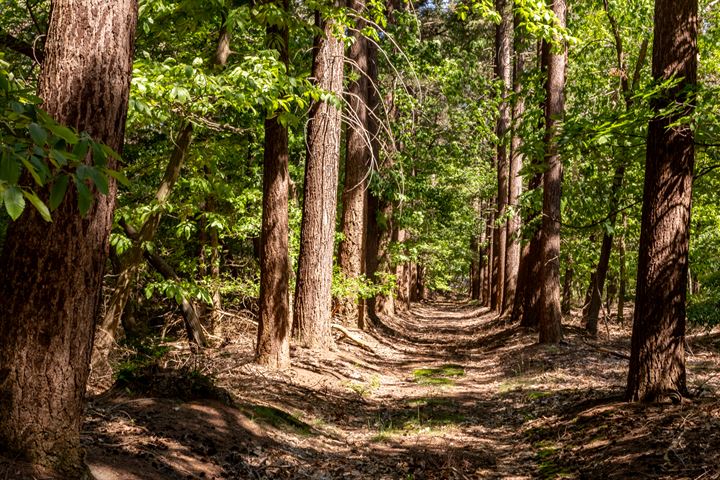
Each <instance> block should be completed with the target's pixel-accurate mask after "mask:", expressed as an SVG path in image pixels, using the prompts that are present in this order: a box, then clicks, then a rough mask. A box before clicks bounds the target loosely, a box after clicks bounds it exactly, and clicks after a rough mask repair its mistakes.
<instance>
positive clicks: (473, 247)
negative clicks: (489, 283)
mask: <svg viewBox="0 0 720 480" xmlns="http://www.w3.org/2000/svg"><path fill="white" fill-rule="evenodd" d="M480 243H481V239H480V236H479V235H477V234H473V235H472V236H471V237H470V255H471V258H470V299H471V300H480V293H481V292H480V290H481V285H482V268H483V267H482V260H481V257H480V255H481V253H480Z"/></svg>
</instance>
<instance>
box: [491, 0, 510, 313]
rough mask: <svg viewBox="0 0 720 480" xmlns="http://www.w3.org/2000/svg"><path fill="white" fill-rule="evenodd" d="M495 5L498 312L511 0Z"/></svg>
mask: <svg viewBox="0 0 720 480" xmlns="http://www.w3.org/2000/svg"><path fill="white" fill-rule="evenodd" d="M495 8H496V9H497V11H498V12H499V13H500V18H501V19H500V23H499V24H498V25H497V27H496V29H495V76H496V77H497V79H498V80H499V81H500V83H501V89H502V90H501V95H502V99H501V101H500V105H499V110H500V112H499V113H500V114H499V116H498V120H497V128H496V133H497V137H498V145H497V158H496V166H497V180H498V193H497V211H498V219H499V220H500V222H499V223H498V224H496V225H495V228H496V230H495V234H496V235H497V243H496V248H497V250H496V251H495V257H496V258H497V280H496V289H495V295H496V298H495V300H494V306H495V308H496V310H497V311H498V312H500V311H501V310H502V309H503V305H504V295H505V263H506V262H507V256H506V250H507V225H508V223H507V220H506V214H507V204H508V189H509V176H510V171H509V166H510V162H509V161H508V138H507V137H508V132H509V131H510V122H511V113H512V108H511V105H510V100H509V97H510V92H511V91H512V89H513V82H512V38H513V2H512V0H496V1H495Z"/></svg>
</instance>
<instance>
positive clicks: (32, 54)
mask: <svg viewBox="0 0 720 480" xmlns="http://www.w3.org/2000/svg"><path fill="white" fill-rule="evenodd" d="M0 47H4V48H7V49H10V50H12V51H14V52H16V53H19V54H21V55H25V56H26V57H28V58H30V59H31V60H34V61H36V62H37V63H42V62H43V60H44V59H45V55H44V54H43V52H42V50H35V48H34V47H33V46H32V45H30V44H29V43H27V42H24V41H22V40H20V39H19V38H15V37H13V36H12V35H10V34H9V33H6V32H3V31H0Z"/></svg>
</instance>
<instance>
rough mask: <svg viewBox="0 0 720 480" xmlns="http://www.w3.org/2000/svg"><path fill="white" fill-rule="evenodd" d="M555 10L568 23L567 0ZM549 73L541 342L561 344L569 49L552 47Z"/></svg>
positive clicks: (555, 1)
mask: <svg viewBox="0 0 720 480" xmlns="http://www.w3.org/2000/svg"><path fill="white" fill-rule="evenodd" d="M552 10H553V12H554V13H555V15H556V16H557V18H558V20H559V22H560V25H561V26H563V27H564V26H565V14H566V8H565V0H552ZM548 55H549V58H548V61H547V65H548V74H547V82H546V94H547V103H546V108H545V163H546V164H547V170H546V171H545V173H544V174H543V219H542V241H541V252H542V259H543V269H542V276H541V284H542V298H541V300H540V328H539V330H540V343H557V342H559V341H560V340H562V325H561V320H562V313H561V310H560V215H561V210H560V196H561V192H562V176H563V167H562V162H561V160H560V153H559V151H558V140H559V137H560V131H559V130H560V128H562V118H563V116H564V113H565V99H564V89H565V63H566V52H565V49H564V48H563V51H562V52H560V53H554V52H553V51H552V50H548Z"/></svg>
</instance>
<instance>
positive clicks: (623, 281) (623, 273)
mask: <svg viewBox="0 0 720 480" xmlns="http://www.w3.org/2000/svg"><path fill="white" fill-rule="evenodd" d="M622 219H623V220H622V223H623V234H622V235H620V239H619V241H618V257H619V262H620V278H619V279H618V282H619V284H620V288H619V291H618V308H617V319H618V322H620V325H624V324H625V296H626V295H627V265H626V260H625V231H626V230H627V216H626V215H625V213H623V216H622Z"/></svg>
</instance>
